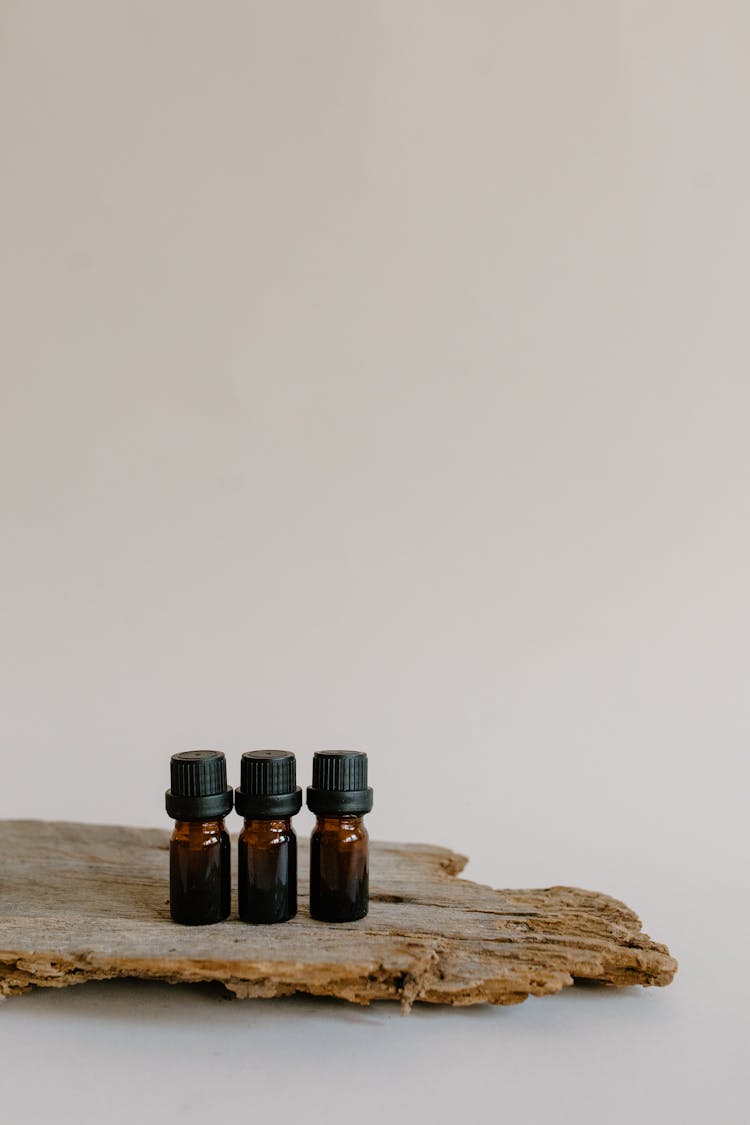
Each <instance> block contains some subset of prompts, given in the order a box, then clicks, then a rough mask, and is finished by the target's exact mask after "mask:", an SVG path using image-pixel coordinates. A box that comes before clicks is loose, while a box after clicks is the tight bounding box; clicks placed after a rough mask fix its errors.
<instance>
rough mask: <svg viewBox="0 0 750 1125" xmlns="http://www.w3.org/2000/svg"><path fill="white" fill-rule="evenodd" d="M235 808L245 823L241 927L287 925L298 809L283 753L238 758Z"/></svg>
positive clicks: (290, 761)
mask: <svg viewBox="0 0 750 1125" xmlns="http://www.w3.org/2000/svg"><path fill="white" fill-rule="evenodd" d="M241 770H242V774H241V778H240V787H239V789H237V790H236V792H235V807H236V809H237V812H238V813H240V815H241V816H243V817H244V818H245V827H244V828H243V829H242V832H241V833H240V838H239V842H238V851H237V858H238V867H239V883H238V891H239V910H240V918H241V919H242V921H243V922H253V923H256V924H270V923H272V922H286V921H288V920H289V918H293V917H294V915H295V914H296V913H297V836H296V834H295V832H294V829H293V828H292V817H293V816H295V815H296V814H297V813H298V812H299V810H300V808H301V806H302V790H301V789H300V788H299V786H298V785H297V764H296V759H295V757H294V754H290V753H289V752H288V751H287V750H254V751H250V752H249V753H247V754H243V755H242V765H241Z"/></svg>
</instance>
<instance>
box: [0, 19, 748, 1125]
mask: <svg viewBox="0 0 750 1125" xmlns="http://www.w3.org/2000/svg"><path fill="white" fill-rule="evenodd" d="M749 34H750V16H749V15H748V9H747V7H746V5H744V4H743V3H740V2H738V3H729V2H719V3H710V4H709V3H690V2H687V3H667V2H660V0H656V2H646V0H643V2H639V0H633V2H624V0H623V2H620V3H617V2H612V0H597V2H595V0H573V2H566V3H558V2H545V3H541V2H533V3H520V2H519V3H508V2H505V0H498V2H494V3H490V2H487V3H479V2H476V0H472V2H469V3H458V2H452V3H426V2H425V3H417V2H414V0H406V2H404V0H399V2H396V0H393V2H388V3H383V2H377V0H375V2H371V3H351V2H340V3H330V2H320V0H318V2H316V3H310V4H307V3H299V2H298V3H268V4H262V3H239V2H237V3H232V2H229V0H221V2H214V3H211V4H200V3H192V2H191V3H185V2H180V3H177V2H167V0H155V2H154V0H151V2H142V3H141V2H138V3H132V2H120V3H113V2H101V0H97V2H93V0H91V2H83V0H73V2H65V3H54V2H49V0H47V2H43V3H35V2H24V3H22V2H21V0H5V2H4V3H3V4H2V5H1V6H0V129H1V151H2V177H1V181H0V202H1V209H0V223H1V224H2V229H1V231H0V245H1V246H2V255H1V258H0V308H1V309H2V322H3V327H2V333H1V335H0V349H1V354H2V363H1V365H0V458H1V459H2V474H1V476H0V515H1V520H2V522H1V525H0V526H1V528H2V552H1V555H0V559H1V566H2V586H1V587H0V616H1V620H2V634H1V636H0V684H1V690H2V701H1V709H0V732H1V735H0V738H1V744H2V747H3V749H2V762H3V776H2V784H1V785H0V815H2V816H19V815H28V816H37V815H38V816H45V817H67V818H71V819H81V820H91V821H118V822H128V823H140V824H160V823H166V817H165V815H164V813H163V790H164V788H165V787H166V784H167V772H168V765H167V763H168V757H169V754H170V753H172V752H174V751H176V750H179V749H184V748H188V747H201V746H215V747H219V748H223V749H224V750H226V752H227V754H228V755H229V756H230V760H231V761H232V762H233V763H234V764H235V766H236V764H237V762H238V759H239V755H240V753H241V752H242V751H243V750H244V749H248V748H253V747H258V746H267V745H272V746H274V745H278V746H286V747H289V748H292V749H294V750H296V751H297V752H298V754H299V755H300V770H301V775H302V776H301V780H302V782H303V783H306V782H307V781H308V780H309V757H310V755H311V753H312V751H313V750H314V749H315V748H317V747H337V746H357V747H360V748H363V749H367V750H368V751H369V752H370V754H371V774H372V782H373V784H374V786H375V789H376V808H375V811H374V812H373V815H372V818H371V826H372V832H373V834H377V835H379V836H384V837H392V838H401V839H423V840H432V841H435V842H441V843H446V844H450V845H452V846H454V847H455V848H457V849H458V850H461V851H465V852H467V853H468V854H470V855H471V856H472V860H473V861H472V864H471V867H470V872H469V873H470V874H472V875H474V876H475V877H477V878H480V879H483V880H486V881H493V882H495V883H496V884H499V885H502V884H503V883H506V884H517V885H519V884H520V885H524V884H536V885H540V884H548V883H557V882H567V883H577V884H581V885H585V886H592V887H597V888H599V889H602V890H607V891H609V892H611V893H614V894H615V895H618V896H619V897H622V898H624V899H626V900H627V901H628V902H630V903H631V904H632V905H633V906H635V907H636V908H637V909H639V910H640V911H642V912H643V915H644V920H645V922H646V925H647V928H648V929H649V930H650V931H651V932H652V933H653V934H654V936H655V937H657V938H661V939H663V940H666V941H668V942H669V943H670V945H671V946H672V947H673V949H674V952H675V953H676V954H677V956H678V957H680V959H681V962H682V966H683V970H682V973H681V975H680V977H679V978H678V982H677V984H676V985H675V986H674V988H673V989H671V990H668V991H666V992H659V993H649V994H640V993H639V994H637V995H633V996H630V997H623V996H621V997H615V996H609V995H605V996H601V995H599V994H596V993H593V994H592V993H584V994H579V995H576V996H573V995H571V996H570V997H565V998H561V999H559V1000H556V1001H546V1002H543V1003H542V1002H539V1003H534V1002H530V1003H529V1004H527V1005H526V1006H525V1008H524V1009H518V1010H515V1011H508V1012H481V1013H480V1012H475V1013H466V1014H459V1013H454V1014H447V1015H442V1016H441V1015H439V1014H437V1013H434V1012H429V1013H418V1014H416V1015H415V1016H414V1017H413V1018H412V1019H411V1020H409V1021H405V1022H404V1021H401V1020H400V1019H399V1018H398V1017H396V1016H395V1015H393V1014H392V1013H389V1012H386V1011H381V1010H375V1011H374V1012H371V1013H367V1014H355V1013H352V1012H350V1011H348V1010H347V1011H342V1009H340V1008H338V1007H336V1006H333V1005H320V1004H315V1003H313V1002H309V1003H305V1002H299V1003H296V1004H295V1003H291V1004H286V1005H284V1004H265V1005H258V1004H248V1005H246V1006H240V1005H235V1006H234V1007H232V1006H227V1005H218V1004H217V1003H216V1002H215V1001H214V1000H213V999H212V998H209V997H206V996H201V997H198V998H196V997H194V996H193V995H192V993H187V992H181V991H180V990H172V991H170V990H167V989H156V988H155V989H146V988H144V987H132V988H130V987H129V986H119V987H117V986H101V987H96V986H92V987H91V988H87V989H84V990H81V992H80V993H78V994H74V993H71V994H70V995H60V996H50V995H47V996H39V997H35V998H30V999H27V1000H25V1001H23V1002H20V1003H14V1004H13V1005H7V1006H6V1007H5V1009H4V1010H3V1011H2V1013H0V1042H2V1045H3V1052H4V1057H5V1060H6V1064H5V1065H8V1066H9V1067H11V1071H10V1072H9V1073H12V1074H13V1078H14V1081H13V1083H12V1084H11V1087H10V1088H11V1090H15V1091H16V1093H17V1097H18V1102H17V1104H18V1106H19V1107H21V1106H25V1108H26V1110H27V1112H28V1113H29V1114H30V1116H29V1120H33V1119H35V1118H34V1116H33V1111H34V1110H36V1111H37V1112H38V1113H39V1114H41V1113H42V1112H46V1111H48V1110H49V1111H51V1107H52V1105H53V1104H54V1108H55V1111H56V1112H58V1114H61V1115H62V1117H63V1119H64V1120H72V1116H71V1115H72V1114H73V1112H74V1108H73V1107H74V1106H76V1108H77V1111H78V1114H79V1120H88V1119H91V1120H98V1119H102V1120H108V1121H118V1122H119V1121H121V1120H122V1121H128V1122H132V1120H133V1119H134V1118H133V1115H134V1114H135V1113H137V1112H139V1113H141V1114H145V1115H146V1117H145V1119H147V1120H148V1119H150V1118H152V1117H153V1118H154V1119H164V1120H167V1119H170V1115H171V1114H172V1112H173V1107H174V1105H175V1094H174V1087H175V1085H176V1084H177V1083H178V1082H179V1081H182V1080H183V1078H184V1068H185V1067H187V1068H188V1072H191V1071H192V1070H193V1068H199V1069H200V1068H201V1067H202V1066H204V1065H205V1064H206V1055H205V1052H206V1051H207V1050H208V1051H209V1063H210V1068H212V1073H213V1074H214V1075H215V1076H217V1078H218V1080H219V1081H221V1082H225V1083H226V1090H225V1093H224V1095H223V1096H222V1099H221V1100H220V1103H219V1104H218V1105H217V1106H216V1109H217V1112H219V1111H221V1112H228V1111H231V1110H232V1109H233V1108H234V1109H239V1108H240V1107H244V1108H247V1107H248V1105H249V1104H250V1103H249V1102H248V1096H247V1093H246V1092H243V1089H242V1085H243V1082H244V1083H246V1084H247V1087H248V1089H251V1090H252V1105H253V1107H254V1109H255V1110H261V1109H262V1108H263V1106H265V1105H270V1104H272V1097H273V1093H272V1090H271V1089H270V1087H269V1086H268V1085H267V1081H268V1080H269V1079H273V1078H278V1079H279V1081H280V1082H281V1084H282V1086H283V1087H284V1088H285V1089H287V1090H288V1091H289V1095H290V1103H291V1105H290V1112H291V1111H292V1110H293V1108H296V1109H297V1110H299V1112H300V1114H301V1115H304V1117H305V1118H306V1119H310V1117H311V1116H312V1117H316V1115H317V1114H318V1113H319V1112H320V1111H321V1110H322V1108H323V1107H324V1106H325V1104H326V1101H327V1100H328V1099H329V1098H330V1096H331V1093H330V1087H329V1086H327V1085H326V1083H327V1082H328V1078H327V1077H326V1075H328V1074H329V1073H330V1072H329V1070H328V1069H327V1067H328V1066H329V1064H330V1060H331V1059H335V1060H337V1065H338V1064H339V1063H340V1065H341V1067H342V1068H343V1070H342V1071H341V1073H343V1074H344V1076H345V1077H344V1082H345V1083H346V1080H347V1079H346V1075H348V1076H349V1080H350V1081H351V1082H352V1083H354V1082H361V1083H362V1084H363V1086H364V1088H365V1089H366V1090H367V1091H368V1094H367V1099H366V1101H365V1102H364V1104H363V1105H362V1108H361V1113H360V1116H361V1120H362V1121H365V1122H367V1121H370V1120H372V1121H376V1120H378V1121H380V1120H382V1119H383V1115H384V1114H385V1113H388V1115H389V1116H394V1115H398V1113H399V1111H401V1112H402V1113H404V1114H407V1113H409V1112H412V1111H414V1109H415V1107H416V1106H417V1105H426V1110H425V1111H424V1112H425V1113H426V1115H427V1116H430V1115H431V1116H432V1118H433V1119H434V1120H438V1119H439V1120H445V1121H449V1120H454V1119H455V1116H456V1114H457V1113H458V1112H470V1111H476V1112H485V1111H486V1109H487V1107H488V1106H489V1104H490V1103H491V1101H493V1100H495V1101H497V1100H498V1099H500V1100H501V1102H502V1105H503V1106H504V1107H505V1108H506V1109H507V1110H508V1111H509V1112H510V1111H512V1112H513V1114H514V1119H515V1120H524V1119H526V1120H536V1119H537V1117H538V1118H541V1116H542V1115H543V1114H544V1113H551V1112H555V1113H557V1114H558V1115H559V1116H558V1119H559V1120H564V1121H566V1120H572V1119H573V1115H574V1114H575V1119H576V1120H585V1121H589V1120H590V1121H592V1122H594V1121H596V1122H601V1121H605V1120H606V1121H607V1122H619V1121H626V1120H628V1119H631V1120H632V1119H633V1118H634V1117H636V1116H637V1118H638V1119H639V1120H640V1121H641V1122H644V1121H648V1122H650V1121H654V1122H657V1121H659V1122H663V1121H675V1122H692V1121H695V1122H705V1121H708V1120H712V1121H717V1122H722V1123H723V1122H727V1123H733V1122H739V1121H740V1120H742V1113H741V1106H740V1103H739V1100H738V1093H737V1091H738V1089H739V1085H738V1083H739V1076H740V1074H741V1073H742V1072H743V1071H744V1070H745V1069H746V1067H747V1063H748V1061H750V1060H748V1058H747V1045H746V1042H745V1034H746V1033H745V1030H744V1012H743V1010H742V1009H741V997H742V994H743V990H745V991H746V989H747V984H748V980H747V972H746V969H745V966H744V957H745V954H744V950H743V948H742V945H741V943H738V942H737V941H736V939H735V937H734V935H733V933H732V929H733V927H735V928H736V927H741V926H743V925H744V926H747V923H748V913H747V908H746V906H745V904H744V902H742V903H740V904H739V905H737V903H736V900H733V899H732V890H733V889H735V888H736V887H737V885H738V883H739V884H740V885H743V886H746V885H747V883H746V861H747V858H748V857H747V844H746V821H747V782H748V776H747V764H746V763H747V749H746V747H747V739H748V728H749V727H750V712H749V711H748V704H747V690H746V680H747V663H748V660H747V658H748V636H749V635H750V614H749V612H748V600H747V575H748V568H749V565H750V532H749V531H748V484H749V472H748V471H749V470H750V452H749V449H748V407H749V406H750V384H749V383H748V359H749V358H750V344H749V341H748V320H747V269H748V266H747V263H748V251H749V250H750V245H749V241H750V240H749V238H748V235H749V234H750V230H749V224H748V209H747V200H748V195H749V190H750V160H749V157H748V132H747V130H748V124H747V123H748V109H749V105H748V96H749V95H750V79H748V72H747V52H748V35H749ZM235 773H236V769H235ZM307 827H309V819H308V817H307V814H304V815H303V816H302V817H301V818H300V828H301V830H306V829H307ZM740 1021H742V1022H740ZM207 1024H208V1025H210V1029H211V1033H210V1037H209V1039H208V1040H207V1039H206V1034H205V1030H206V1025H207ZM740 1029H742V1030H740ZM207 1044H210V1046H208V1045H207ZM290 1054H291V1055H292V1057H291V1058H290ZM40 1058H44V1059H45V1063H44V1067H43V1068H42V1069H43V1070H44V1072H45V1075H46V1077H47V1078H48V1079H49V1081H43V1082H39V1080H38V1075H39V1066H40V1064H39V1059H40ZM83 1059H85V1060H86V1062H85V1066H84V1065H83V1063H82V1060H83ZM289 1067H292V1071H293V1074H294V1075H297V1076H299V1083H298V1084H295V1082H294V1081H293V1080H292V1079H291V1078H290V1076H289V1072H288V1070H287V1069H286V1068H289ZM625 1071H627V1072H628V1074H629V1077H628V1078H627V1080H625V1079H623V1073H624V1072H625ZM26 1079H28V1080H29V1081H31V1082H32V1089H31V1092H29V1089H28V1088H27V1089H25V1090H24V1089H23V1087H22V1082H23V1081H24V1080H26ZM84 1079H85V1080H86V1083H87V1084H86V1086H85V1087H84V1086H83V1082H84ZM542 1079H543V1080H542ZM467 1083H468V1087H469V1093H468V1094H467V1092H466V1089H467ZM584 1089H585V1090H587V1091H589V1093H588V1094H586V1095H584V1094H583V1093H582V1091H583V1090H584ZM531 1091H533V1093H532V1092H531ZM13 1096H15V1095H13V1094H11V1101H12V1097H13ZM342 1096H343V1097H344V1101H345V1102H346V1104H349V1103H348V1101H347V1099H348V1098H350V1096H351V1095H350V1094H346V1092H345V1094H344V1095H342ZM180 1097H181V1099H182V1100H180V1099H178V1102H179V1104H180V1106H182V1110H181V1112H182V1117H183V1119H186V1120H193V1119H195V1120H197V1119H198V1118H199V1117H204V1116H205V1115H206V1113H208V1112H209V1111H210V1110H211V1109H212V1107H213V1106H214V1104H215V1103H214V1102H213V1100H212V1097H213V1095H212V1094H211V1092H210V1090H207V1089H206V1088H205V1086H201V1085H200V1084H199V1083H196V1082H191V1083H190V1084H189V1090H188V1091H187V1092H185V1093H184V1094H183V1095H180ZM589 1097H590V1098H591V1101H590V1103H589ZM49 1098H52V1099H53V1102H48V1100H47V1099H49ZM3 1099H4V1101H5V1100H6V1095H5V1094H3ZM305 1099H308V1100H309V1104H308V1102H306V1101H305ZM519 1115H520V1116H519Z"/></svg>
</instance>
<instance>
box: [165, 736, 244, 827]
mask: <svg viewBox="0 0 750 1125" xmlns="http://www.w3.org/2000/svg"><path fill="white" fill-rule="evenodd" d="M169 772H170V781H171V787H170V788H169V789H167V792H166V794H165V800H166V806H167V812H168V813H169V815H170V816H171V817H172V818H173V820H208V819H210V818H211V817H222V816H226V814H227V813H228V812H230V811H231V808H232V805H233V798H232V790H231V789H230V788H229V787H228V786H227V761H226V758H225V757H224V755H223V754H222V752H221V751H220V750H187V751H185V753H183V754H173V755H172V758H171V761H170V763H169Z"/></svg>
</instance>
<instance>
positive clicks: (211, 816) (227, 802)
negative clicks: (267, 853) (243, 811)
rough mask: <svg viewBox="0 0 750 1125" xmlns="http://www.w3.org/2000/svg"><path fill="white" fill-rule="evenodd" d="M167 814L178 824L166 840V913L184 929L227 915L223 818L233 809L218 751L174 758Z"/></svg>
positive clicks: (226, 840) (226, 849)
mask: <svg viewBox="0 0 750 1125" xmlns="http://www.w3.org/2000/svg"><path fill="white" fill-rule="evenodd" d="M170 773H171V788H169V789H168V790H167V792H166V805H167V812H168V813H169V815H170V816H171V817H172V819H173V820H174V821H175V822H176V823H175V826H174V831H173V833H172V839H171V840H170V842H169V911H170V914H171V915H172V920H173V921H175V922H180V923H182V925H185V926H206V925H209V924H210V923H212V922H221V921H223V919H224V918H227V917H228V916H229V909H230V897H231V881H230V867H231V860H230V844H229V833H228V832H227V830H226V828H225V827H224V817H225V816H226V814H227V813H228V812H229V811H230V810H231V808H232V804H233V800H232V790H231V789H229V788H228V787H227V764H226V759H225V758H224V755H223V754H222V753H221V752H220V751H218V750H189V751H187V752H186V753H184V754H174V755H173V756H172V760H171V763H170Z"/></svg>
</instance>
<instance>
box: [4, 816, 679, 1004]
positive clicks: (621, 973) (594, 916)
mask: <svg viewBox="0 0 750 1125" xmlns="http://www.w3.org/2000/svg"><path fill="white" fill-rule="evenodd" d="M168 839H169V833H168V832H167V831H161V830H159V829H147V828H114V827H92V826H91V825H84V824H67V823H50V822H47V821H0V856H2V861H1V866H0V997H2V996H9V995H12V994H13V993H20V992H24V991H26V990H27V989H29V988H31V987H33V986H39V987H53V988H61V987H64V986H66V985H70V984H80V983H82V982H84V981H87V980H107V979H110V978H113V977H148V978H152V979H158V980H163V981H169V982H175V983H177V982H185V981H216V982H218V983H220V984H221V985H223V986H224V987H225V988H226V989H228V990H229V991H230V992H231V993H233V994H234V995H236V996H239V997H248V996H288V995H290V994H292V993H295V992H302V993H308V994H312V995H314V996H337V997H340V998H342V999H344V1000H351V1001H354V1002H356V1003H359V1004H367V1003H369V1002H370V1001H371V1000H398V1001H400V1003H401V1004H402V1006H403V1007H404V1008H405V1009H408V1008H409V1007H411V1005H412V1004H413V1003H414V1001H416V1000H421V1001H426V1002H428V1003H431V1004H478V1003H483V1002H488V1003H491V1004H516V1003H518V1002H519V1001H521V1000H525V999H526V997H527V996H529V995H533V996H545V995H548V994H550V993H554V992H559V990H560V989H562V988H565V987H566V986H567V985H570V984H573V983H574V982H575V981H576V980H588V981H598V982H601V983H604V984H609V985H614V986H616V987H621V986H624V985H633V984H641V985H665V984H669V982H670V981H671V980H672V977H673V976H674V974H675V971H676V969H677V963H676V961H674V960H673V958H672V957H670V955H669V952H668V950H667V948H666V947H665V946H663V945H659V944H657V943H656V942H653V941H651V940H650V938H648V937H647V936H646V935H645V934H643V933H641V924H640V921H639V920H638V918H637V917H636V915H635V914H634V913H633V912H632V910H629V909H628V907H627V906H624V905H623V904H622V903H621V902H617V901H616V900H615V899H612V898H608V897H607V896H606V895H602V894H597V893H595V892H593V891H583V890H578V889H577V888H575V887H546V888H544V889H542V890H510V891H495V890H492V889H491V888H490V887H485V886H480V885H479V884H477V883H470V882H467V881H465V880H463V879H457V878H456V875H457V874H458V872H459V871H461V869H462V868H463V866H464V864H465V862H466V861H465V859H464V858H463V857H462V856H459V855H456V854H455V853H453V852H451V851H448V850H447V849H445V848H438V847H431V846H429V845H426V844H384V843H374V844H372V852H371V876H370V885H371V905H370V913H369V915H368V916H367V917H366V918H363V919H361V920H360V921H359V922H351V923H347V924H345V925H328V924H326V923H322V922H315V921H313V920H312V919H311V918H310V917H309V915H308V912H307V891H308V886H307V874H306V872H307V860H308V852H307V845H306V843H304V842H303V841H300V853H301V854H300V870H301V877H300V887H299V890H300V913H299V915H298V916H297V918H295V919H293V920H292V921H291V922H287V923H285V924H282V925H276V926H248V925H246V924H244V923H242V922H240V921H239V920H238V919H237V918H236V903H235V904H233V913H234V915H235V916H234V917H232V918H231V919H229V920H228V921H226V922H223V923H220V924H219V925H216V926H203V927H197V928H186V927H183V926H177V925H175V924H174V923H173V922H171V920H170V918H169V907H168V879H167V871H168Z"/></svg>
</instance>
